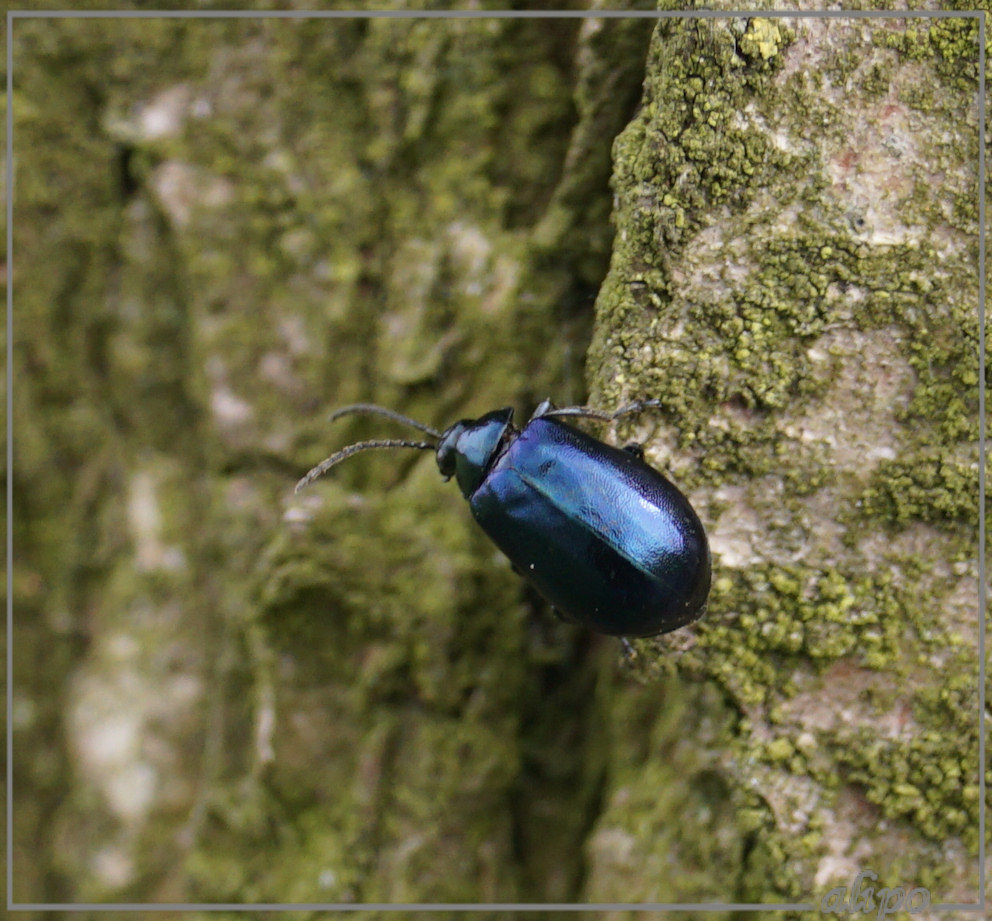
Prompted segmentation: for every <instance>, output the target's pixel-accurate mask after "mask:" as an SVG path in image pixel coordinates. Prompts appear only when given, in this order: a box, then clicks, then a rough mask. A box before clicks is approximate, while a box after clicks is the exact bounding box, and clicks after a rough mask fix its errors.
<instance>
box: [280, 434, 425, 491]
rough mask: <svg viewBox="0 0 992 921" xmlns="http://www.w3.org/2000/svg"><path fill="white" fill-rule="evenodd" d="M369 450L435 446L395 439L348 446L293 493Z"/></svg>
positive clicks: (319, 466) (422, 449)
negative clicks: (333, 468)
mask: <svg viewBox="0 0 992 921" xmlns="http://www.w3.org/2000/svg"><path fill="white" fill-rule="evenodd" d="M369 448H416V449H417V450H418V451H433V450H434V449H435V446H434V445H432V444H430V443H429V442H426V441H396V440H395V439H390V440H387V441H359V442H357V443H356V444H353V445H348V447H347V448H342V449H341V450H340V451H338V452H337V453H335V454H332V455H331V456H330V457H328V458H325V459H324V460H322V461H321V462H320V463H319V464H317V466H316V467H314V468H313V469H312V470H311V471H310V472H309V473H308V474H307V475H306V476H305V477H303V479H302V480H300V482H299V483H297V484H296V489H294V490H293V492H299V491H300V490H301V489H303V487H304V486H309V485H310V484H311V483H312V482H313V481H314V480H316V479H317V478H318V477H321V476H323V475H324V474H325V473H327V471H328V470H330V469H331V467H333V466H334V465H335V464H339V463H341V461H343V460H346V459H347V458H349V457H351V455H352V454H358V452H359V451H367V450H368V449H369Z"/></svg>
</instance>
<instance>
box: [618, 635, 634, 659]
mask: <svg viewBox="0 0 992 921" xmlns="http://www.w3.org/2000/svg"><path fill="white" fill-rule="evenodd" d="M620 648H621V649H622V650H623V659H624V661H625V662H626V663H627V664H628V665H633V664H634V662H635V661H636V660H637V650H636V649H634V647H633V646H631V645H630V641H629V640H628V639H627V637H625V636H621V637H620Z"/></svg>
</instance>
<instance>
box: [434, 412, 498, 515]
mask: <svg viewBox="0 0 992 921" xmlns="http://www.w3.org/2000/svg"><path fill="white" fill-rule="evenodd" d="M512 420H513V410H512V409H511V408H510V407H506V408H505V409H497V410H494V411H493V412H491V413H486V414H485V415H484V416H481V417H479V418H478V419H462V420H461V422H456V423H455V424H454V425H452V426H450V427H449V428H448V429H446V430H445V431H444V433H443V434H442V435H441V440H440V441H439V442H438V444H437V468H438V470H440V471H441V475H442V476H443V477H444V478H445V479H446V480H449V479H451V477H454V478H455V479H456V480H457V481H458V488H459V489H460V490H461V491H462V495H463V496H464V497H465V498H466V499H467V498H469V497H470V496H471V495H472V493H474V492H475V491H476V489H478V488H479V485H480V484H481V483H482V481H483V480H484V479H485V478H486V472H487V471H488V470H489V467H490V465H491V463H492V461H493V458H494V457H495V455H496V454H497V452H498V451H499V447H500V445H501V443H502V442H503V439H504V436H505V435H506V433H507V432H508V431H509V430H510V429H512V427H513V426H512Z"/></svg>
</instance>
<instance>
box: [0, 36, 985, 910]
mask: <svg viewBox="0 0 992 921" xmlns="http://www.w3.org/2000/svg"><path fill="white" fill-rule="evenodd" d="M13 38H14V75H15V80H14V87H15V95H14V110H13V117H14V131H15V145H14V154H15V158H16V189H15V192H16V197H15V201H14V226H13V228H12V229H10V230H11V232H12V233H13V239H14V263H13V267H12V270H13V272H14V298H15V300H14V353H13V355H11V356H10V360H11V361H12V362H13V368H14V377H15V385H14V393H13V400H14V417H13V422H14V430H15V437H14V469H13V471H12V472H11V471H8V475H12V476H13V477H14V505H13V509H12V515H13V524H14V539H15V570H14V574H13V582H12V585H11V588H12V591H13V596H14V623H15V628H14V631H13V633H12V635H11V636H10V637H9V638H8V641H9V642H11V643H12V644H13V659H14V676H13V678H14V696H13V699H12V713H13V727H12V729H13V732H14V764H13V769H14V851H13V855H12V857H13V860H14V866H15V887H14V892H13V893H12V896H13V898H14V900H15V901H18V902H27V901H31V902H61V901H90V902H96V901H108V902H143V901H167V902H217V901H220V902H299V903H343V902H365V903H379V902H420V903H430V902H471V903H479V902H486V903H491V902H566V901H567V902H589V901H599V902H611V903H615V902H624V903H631V902H653V903H659V902H665V903H711V902H725V903H740V902H749V903H757V902H779V903H782V902H788V903H816V904H819V903H820V900H821V898H823V897H824V896H825V895H826V894H827V893H828V892H829V890H831V889H834V888H837V887H841V886H849V885H850V883H851V880H852V878H853V877H854V876H855V875H856V874H857V873H858V871H859V870H862V869H870V870H871V871H873V872H874V873H875V874H876V875H877V881H876V882H875V883H874V885H875V887H876V890H877V889H880V888H882V887H888V888H890V889H894V888H895V887H903V888H904V889H905V890H908V889H910V888H912V887H928V889H929V891H930V893H931V896H932V900H933V901H934V902H965V901H974V900H975V898H976V896H977V885H978V882H977V881H978V864H977V860H978V857H977V854H978V844H979V840H978V804H979V792H978V790H979V788H978V773H979V763H978V729H979V709H978V664H979V663H978V658H977V636H978V613H977V606H978V558H977V547H978V544H977V526H978V501H977V500H978V491H977V484H978V450H977V432H978V429H977V418H978V417H977V412H978V409H977V408H978V386H979V383H980V382H979V364H978V352H977V343H978V333H977V330H978V320H977V317H978V276H977V271H978V225H977V203H976V195H977V173H976V163H977V157H978V127H977V126H978V116H977V108H976V94H977V63H976V61H977V54H978V43H977V22H976V21H975V20H973V19H972V20H968V21H965V20H939V21H936V20H935V21H922V20H913V21H903V20H871V21H866V20H859V21H855V20H820V19H809V20H790V21H783V20H780V19H761V18H754V19H750V20H747V19H720V18H707V19H693V18H689V19H682V20H673V19H666V20H664V21H662V22H660V23H658V24H657V26H655V24H654V23H652V22H651V21H647V20H609V21H606V20H591V19H590V20H566V19H557V20H494V19H479V20H458V21H437V20H431V21H428V20H401V21H386V20H361V19H357V20H333V21H332V20H309V21H286V20H267V21H261V20H256V21H252V20H239V21H234V20H195V21H194V20H188V21H176V20H170V21H164V20H159V21H155V20H143V21H124V20H60V19H47V20H17V21H15V24H14V34H13ZM611 153H612V161H611ZM611 171H612V172H611ZM611 175H612V180H611ZM610 182H612V196H611V190H610ZM611 212H612V223H611ZM614 234H615V235H614ZM604 279H605V281H604ZM597 294H598V297H597ZM594 304H595V310H594V309H593V306H594ZM590 343H591V344H590ZM587 353H588V361H587ZM583 365H584V366H585V369H586V374H587V379H588V384H589V387H590V388H591V391H592V396H593V399H592V401H591V402H594V403H595V404H596V405H600V406H603V407H605V408H612V407H615V406H617V405H619V404H620V403H621V402H623V401H625V400H628V399H632V398H635V397H652V398H655V399H658V400H661V401H662V404H663V406H662V409H661V411H660V412H658V413H654V414H651V415H648V414H645V415H643V416H641V417H640V418H639V419H637V420H635V421H632V422H629V423H627V422H625V423H624V424H623V425H621V426H618V427H617V428H616V430H612V431H610V430H607V431H604V432H602V433H601V434H602V436H603V437H605V438H608V439H610V440H617V441H619V442H620V443H624V442H625V441H629V440H631V439H633V438H639V439H641V440H643V441H644V442H645V446H646V451H647V456H648V458H649V459H650V460H651V461H652V462H653V463H654V464H655V465H656V466H658V467H659V468H660V469H663V470H666V471H668V472H670V474H671V475H672V476H673V477H674V478H675V479H676V481H677V482H678V483H679V485H680V487H682V488H683V490H684V491H686V492H687V493H688V494H689V495H690V496H691V498H692V500H693V502H694V504H695V506H696V508H697V509H698V510H699V511H700V513H701V517H702V519H703V521H704V522H705V523H706V525H707V528H708V531H709V534H710V540H711V545H712V549H713V551H714V583H713V591H712V594H711V598H710V603H709V611H708V613H707V614H706V616H705V617H704V618H703V620H701V621H700V622H699V623H698V624H697V625H695V626H694V627H692V628H689V629H687V630H683V631H679V632H677V633H675V634H671V635H669V636H666V637H662V638H659V639H656V640H655V639H652V640H641V641H638V642H637V643H636V658H635V660H634V662H633V664H632V665H627V664H624V663H623V661H622V660H621V657H620V655H619V649H618V647H617V645H616V644H615V643H614V642H613V641H608V640H605V639H602V638H599V637H593V636H590V635H589V634H587V633H584V632H583V631H581V630H578V629H576V628H572V627H570V626H567V625H564V624H561V623H559V622H557V621H556V620H555V619H554V618H553V617H552V615H551V613H550V611H549V610H548V609H547V606H546V605H545V604H544V603H543V602H542V601H541V599H540V598H538V597H537V596H535V595H533V594H532V593H531V592H529V590H528V589H527V588H526V587H525V586H524V585H523V583H522V582H521V581H520V580H519V579H518V578H517V577H516V576H515V575H514V574H513V573H512V572H511V571H510V569H509V566H508V564H507V563H506V561H505V560H503V559H502V558H501V557H500V556H499V554H498V553H497V552H496V551H495V550H494V548H493V547H492V545H491V544H489V543H488V542H487V540H486V539H485V537H484V536H483V535H482V534H481V532H480V531H479V530H478V528H477V527H476V526H475V525H474V523H473V522H472V521H471V517H470V515H469V513H468V510H467V508H466V507H465V503H464V501H463V500H462V498H461V497H460V495H459V494H458V492H457V490H456V489H455V488H454V484H453V483H452V484H447V485H445V484H444V483H443V482H442V481H441V479H440V477H439V476H438V472H437V469H436V466H435V464H434V461H433V458H432V457H430V456H429V454H427V453H426V452H425V453H424V454H416V453H413V452H378V451H375V452H369V453H365V454H361V455H359V456H358V457H355V458H353V459H351V460H349V461H348V462H347V463H346V464H344V465H342V466H341V467H340V468H337V469H335V471H334V472H333V474H331V475H329V476H327V477H325V478H324V479H322V480H321V481H320V482H319V483H317V484H314V485H313V486H312V487H311V488H309V489H308V490H306V491H304V492H302V493H300V494H298V495H295V496H294V494H293V491H292V489H293V485H294V483H295V482H296V479H297V478H298V477H299V476H300V475H302V473H304V472H305V471H306V469H307V468H308V467H309V466H310V465H312V464H314V463H316V462H317V461H319V460H320V459H321V458H322V457H325V456H326V455H328V454H330V453H332V452H333V451H334V450H336V449H337V448H339V447H341V446H343V445H345V444H348V443H351V442H354V441H357V440H360V439H362V438H372V437H383V438H389V437H406V436H407V435H409V432H407V431H401V432H397V431H396V429H395V427H392V426H390V425H389V423H387V422H385V421H384V420H381V419H380V420H352V421H348V422H343V421H342V422H338V423H334V424H333V425H332V424H329V423H328V422H327V415H328V413H329V411H330V410H331V409H333V408H334V407H335V406H338V405H342V404H345V403H352V402H356V401H374V402H378V403H381V404H383V405H386V406H389V407H391V408H394V409H396V410H398V411H400V412H403V413H406V414H408V415H410V416H412V417H414V418H416V419H419V420H421V421H423V422H425V423H427V424H429V425H432V426H435V427H439V428H443V427H444V426H446V425H447V424H449V423H451V422H453V421H455V420H456V419H458V418H462V417H467V416H468V417H471V416H476V415H479V414H481V413H483V412H485V411H488V410H490V409H495V408H498V407H501V406H505V405H512V406H514V407H516V408H517V410H518V412H519V413H521V414H522V413H525V412H529V411H530V410H531V409H532V408H533V406H534V405H535V404H536V403H537V402H538V401H539V400H540V399H542V398H544V397H545V396H551V397H552V398H553V399H555V400H556V402H559V403H570V402H579V401H580V400H582V398H583V397H584V395H585V393H584V386H583V384H582V383H581V375H582V369H583ZM723 914H725V915H728V916H729V914H730V912H724V913H723ZM941 917H942V918H945V917H947V915H946V914H943V915H941ZM962 917H964V915H963V914H962Z"/></svg>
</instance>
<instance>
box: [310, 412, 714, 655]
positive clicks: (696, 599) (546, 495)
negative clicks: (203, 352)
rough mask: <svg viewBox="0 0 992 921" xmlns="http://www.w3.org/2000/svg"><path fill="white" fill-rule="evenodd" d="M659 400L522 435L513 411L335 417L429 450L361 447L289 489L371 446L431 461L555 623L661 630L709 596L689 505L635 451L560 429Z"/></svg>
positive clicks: (548, 420)
mask: <svg viewBox="0 0 992 921" xmlns="http://www.w3.org/2000/svg"><path fill="white" fill-rule="evenodd" d="M656 405H658V401H657V400H646V401H642V402H638V403H631V404H630V405H628V406H624V407H622V408H620V409H618V410H617V411H616V412H614V413H606V412H602V411H601V410H596V409H590V408H588V407H585V406H570V407H566V408H563V409H556V408H555V407H554V406H553V405H552V404H551V401H550V400H545V401H544V402H543V403H541V405H540V406H538V407H537V409H536V410H535V411H534V415H533V416H531V418H530V420H529V421H528V422H527V424H526V425H525V426H524V427H523V429H517V428H515V427H514V425H513V410H512V409H510V408H505V409H497V410H495V411H494V412H491V413H486V415H484V416H482V417H480V418H479V419H463V420H462V421H460V422H456V423H455V424H454V425H452V426H450V427H449V428H448V429H447V430H446V431H444V432H443V433H442V432H437V431H435V430H434V429H432V428H430V427H428V426H426V425H422V424H421V423H419V422H415V421H414V420H413V419H408V418H407V417H406V416H402V415H400V414H399V413H396V412H393V411H392V410H390V409H385V408H384V407H381V406H375V405H372V404H369V403H357V404H355V405H353V406H345V407H343V408H341V409H339V410H337V412H335V413H334V414H333V415H332V416H331V419H332V420H334V419H339V418H341V417H342V416H346V415H351V414H355V413H373V414H376V415H380V416H386V417H387V418H389V419H393V420H395V421H397V422H403V423H405V424H407V425H410V426H413V427H414V428H416V429H419V430H420V431H422V432H424V433H425V434H427V435H430V436H431V437H432V438H434V439H435V441H434V442H424V441H397V440H387V441H362V442H359V443H357V444H353V445H349V446H348V447H346V448H344V449H342V450H341V451H338V452H337V453H336V454H332V455H331V456H330V457H328V458H327V459H326V460H324V461H322V462H321V463H320V464H318V465H317V466H316V467H314V468H313V469H312V470H311V471H310V472H309V473H308V474H307V475H306V476H305V477H303V479H302V480H300V482H299V483H297V485H296V489H297V491H299V490H300V489H302V488H303V487H304V486H306V485H308V484H309V483H312V482H313V481H314V480H315V479H317V477H319V476H321V475H322V474H324V473H325V472H326V471H327V470H329V469H330V468H331V467H333V466H334V465H335V464H337V463H339V462H340V461H343V460H344V459H345V458H347V457H351V455H353V454H357V453H358V452H359V451H364V450H366V449H369V448H417V449H419V450H431V451H435V452H436V456H437V466H438V469H439V470H440V471H441V474H442V476H444V478H445V479H450V478H451V477H452V476H454V478H455V480H456V481H457V482H458V486H459V488H460V489H461V491H462V495H463V496H464V497H465V498H466V499H467V500H468V503H469V507H470V508H471V509H472V514H473V515H474V516H475V520H476V521H477V522H478V523H479V524H480V525H481V527H482V529H483V530H484V531H485V532H486V534H488V535H489V537H490V538H491V539H492V541H493V543H495V544H496V546H497V547H499V549H500V550H502V551H503V553H505V554H506V555H507V556H508V557H509V558H510V561H511V562H512V563H513V566H514V569H515V570H516V571H517V572H519V573H520V574H521V575H522V576H523V577H524V578H525V579H527V581H528V582H530V583H531V585H533V586H534V588H536V589H537V591H538V592H540V593H541V595H543V596H544V597H545V598H546V599H547V600H548V601H549V602H551V604H552V605H553V606H554V608H555V610H556V611H557V612H558V613H559V615H560V616H561V617H562V618H563V619H564V620H567V621H571V622H572V623H577V624H581V625H583V626H586V627H589V628H590V629H592V630H596V631H598V632H599V633H606V634H609V635H611V636H620V637H627V636H631V637H636V636H654V635H655V634H658V633H668V632H669V631H670V630H675V629H677V628H679V627H682V626H685V625H686V624H688V623H691V622H692V621H694V620H696V619H697V618H699V617H700V616H701V615H702V613H703V610H704V608H705V605H706V596H707V595H708V594H709V589H710V551H709V545H708V543H707V541H706V533H705V531H704V530H703V526H702V524H701V523H700V521H699V517H698V516H697V515H696V513H695V511H693V508H692V506H691V505H689V502H688V500H687V499H686V498H685V496H683V495H682V493H680V492H679V491H678V489H676V487H675V486H674V485H673V484H672V483H670V482H669V481H668V480H667V479H665V477H663V476H662V475H661V474H660V473H658V471H657V470H655V469H653V468H652V467H649V466H648V465H647V464H646V463H645V462H644V460H643V457H644V453H643V451H642V450H641V448H640V446H639V445H628V446H627V447H625V448H623V449H620V448H614V447H612V446H610V445H607V444H604V443H603V442H601V441H598V440H597V439H595V438H593V437H591V436H589V435H586V434H585V433H584V432H580V431H579V430H578V429H575V428H573V427H572V426H570V425H567V424H565V423H564V422H562V421H561V417H563V416H565V417H567V416H572V417H585V418H590V419H596V420H599V421H601V422H612V421H614V420H616V419H618V418H620V417H621V416H624V415H627V414H628V413H633V412H636V411H638V410H640V409H643V408H645V407H647V406H656Z"/></svg>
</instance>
